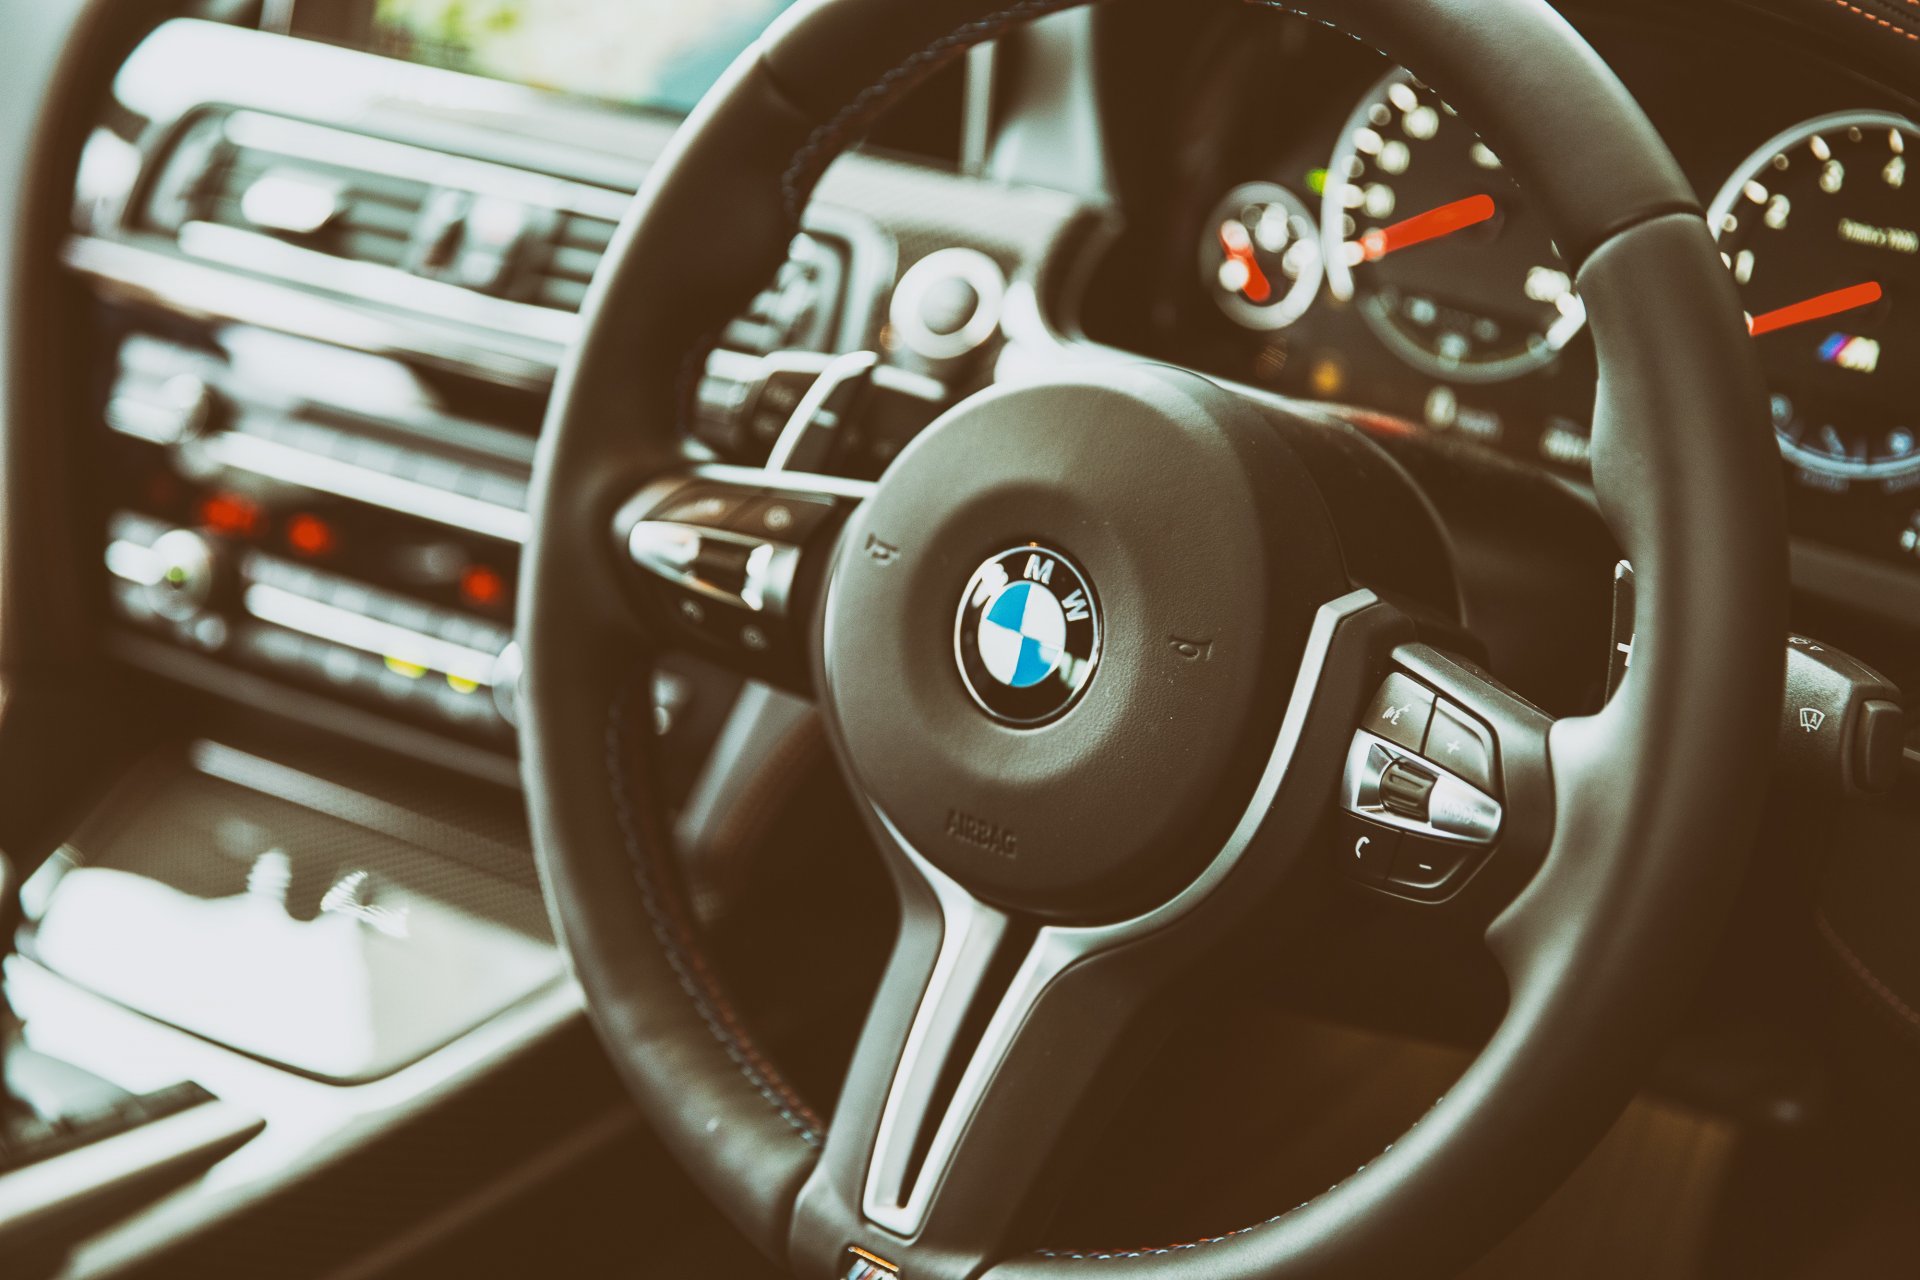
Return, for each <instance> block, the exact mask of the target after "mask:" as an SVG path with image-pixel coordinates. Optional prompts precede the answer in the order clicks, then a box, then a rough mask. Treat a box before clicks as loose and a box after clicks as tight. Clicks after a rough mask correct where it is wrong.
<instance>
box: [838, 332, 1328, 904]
mask: <svg viewBox="0 0 1920 1280" xmlns="http://www.w3.org/2000/svg"><path fill="white" fill-rule="evenodd" d="M1302 470H1303V469H1302V468H1301V467H1300V466H1299V465H1298V464H1297V462H1296V461H1295V460H1294V459H1292V458H1290V457H1289V456H1287V453H1286V447H1285V445H1284V444H1283V443H1281V442H1280V441H1279V440H1278V439H1277V438H1276V433H1275V431H1274V429H1273V427H1272V425H1271V424H1269V423H1268V422H1266V421H1265V420H1264V419H1263V418H1262V417H1261V416H1260V414H1259V412H1258V411H1256V410H1253V409H1252V408H1250V407H1249V406H1248V405H1247V404H1245V403H1244V402H1243V401H1240V400H1238V399H1236V398H1234V397H1231V396H1228V395H1226V394H1225V393H1223V392H1221V391H1220V390H1219V389H1218V388H1217V387H1214V386H1213V385H1212V384H1210V383H1207V382H1204V381H1202V380H1201V379H1199V378H1196V377H1193V376H1191V375H1187V374H1183V373H1178V372H1176V371H1173V370H1168V369H1138V370H1128V371H1125V372H1124V373H1118V374H1117V373H1116V371H1114V370H1103V371H1102V372H1101V374H1100V377H1099V380H1098V381H1097V382H1095V381H1091V380H1082V379H1077V378H1072V377H1066V378H1060V379H1056V380H1052V381H1048V382H1046V383H1041V384H1032V385H1027V386H1023V387H1020V388H1016V389H1012V390H1003V391H999V392H996V393H992V394H988V395H985V396H980V397H977V398H975V399H973V400H970V401H968V402H967V403H965V404H963V405H962V406H960V407H959V408H958V409H956V410H955V411H954V412H953V413H951V414H949V415H948V416H947V417H946V418H945V419H943V420H942V421H940V422H939V423H937V424H935V426H934V427H933V428H932V429H931V430H929V431H928V432H927V433H926V434H925V435H923V436H922V437H921V438H920V439H919V440H918V441H916V442H915V444H914V445H913V446H912V447H911V448H909V449H908V450H906V451H905V452H904V453H903V454H902V455H901V457H900V458H899V460H898V461H897V462H896V463H895V464H894V465H893V467H891V468H890V469H889V470H888V472H887V475H886V477H885V478H884V479H883V480H882V481H881V483H880V486H879V488H878V490H877V491H876V493H875V494H874V496H873V498H872V499H871V500H870V501H869V502H868V503H867V504H865V506H863V507H862V508H861V510H860V511H859V512H858V513H856V515H855V517H854V519H853V521H852V522H851V524H850V527H849V530H848V533H847V535H846V536H845V537H844V538H843V540H842V544H841V553H840V556H839V561H838V563H837V565H836V566H835V574H834V578H833V586H832V589H831V591H830V593H829V596H828V601H827V605H826V611H827V618H826V628H827V634H828V635H829V636H830V637H831V640H830V643H828V644H827V645H826V646H825V647H824V648H825V658H824V661H825V666H826V682H825V683H826V684H827V686H828V688H829V689H830V690H831V703H832V708H833V711H834V713H835V714H836V716H837V718H838V720H839V722H840V727H841V729H842V731H843V737H844V741H845V742H846V745H847V749H848V752H849V754H850V756H851V757H852V760H853V764H854V767H855V768H856V770H857V771H858V772H859V773H860V774H861V776H862V779H863V781H864V782H865V783H866V785H867V787H868V794H869V795H870V796H872V797H873V799H874V801H875V803H876V805H877V807H878V808H879V809H880V811H881V812H882V813H884V814H886V815H887V817H888V820H889V821H891V822H893V823H894V824H895V825H896V826H897V827H898V828H899V830H900V831H901V833H902V834H903V835H904V836H905V837H906V839H907V840H908V841H909V842H910V843H911V844H912V845H913V846H914V847H915V848H916V849H918V850H920V851H921V852H922V853H923V854H924V856H926V857H927V858H928V859H929V860H930V861H932V862H933V863H934V864H935V865H936V866H938V867H940V868H941V869H942V870H943V871H945V872H946V873H947V874H949V875H952V876H953V877H954V878H955V879H957V880H959V881H960V882H961V883H963V884H965V885H967V886H968V887H969V888H970V889H972V890H973V891H975V892H977V893H979V894H981V895H982V896H983V897H985V898H987V899H988V900H990V901H995V902H999V903H1002V904H1005V905H1009V906H1016V907H1020V908H1024V909H1027V910H1032V911H1036V912H1039V913H1042V914H1046V915H1049V916H1051V917H1053V918H1063V917H1065V918H1075V919H1087V918H1097V917H1100V916H1103V915H1111V914H1112V913H1114V912H1116V911H1128V910H1138V909H1142V908H1144V907H1145V906H1148V905H1151V904H1152V903H1153V902H1154V901H1157V900H1160V899H1163V898H1165V897H1166V896H1168V895H1169V894H1170V893H1172V892H1174V891H1176V890H1177V889H1178V888H1179V886H1180V885H1181V884H1183V883H1184V882H1185V880H1186V879H1188V878H1190V877H1191V876H1192V875H1193V874H1194V873H1195V872H1197V871H1198V869H1199V868H1200V866H1202V865H1203V864H1204V862H1205V860H1206V859H1207V858H1208V857H1209V856H1210V855H1211V854H1212V853H1213V852H1214V851H1215V850H1216V849H1217V847H1218V844H1219V841H1220V839H1221V838H1222V837H1223V835H1224V831H1225V827H1226V825H1227V824H1228V823H1229V822H1230V821H1231V817H1232V816H1233V815H1235V814H1238V813H1239V812H1240V810H1241V809H1242V808H1244V806H1245V803H1246V796H1247V794H1248V792H1249V791H1250V789H1251V787H1252V785H1253V775H1252V770H1251V766H1252V764H1253V762H1255V761H1257V760H1258V759H1260V758H1262V757H1263V756H1264V754H1265V753H1264V751H1263V750H1261V749H1260V744H1261V743H1266V742H1271V740H1272V737H1273V734H1274V732H1275V730H1276V728H1277V726H1278V723H1279V716H1280V713H1281V710H1282V704H1283V702H1284V699H1285V693H1286V690H1285V689H1284V688H1283V687H1281V683H1280V682H1279V681H1278V680H1276V679H1275V676H1276V674H1277V673H1282V672H1290V671H1291V670H1292V669H1293V667H1294V664H1295V663H1297V662H1298V660H1299V653H1300V646H1301V645H1302V644H1303V643H1304V639H1305V634H1306V627H1307V624H1308V622H1309V621H1310V618H1311V615H1312V611H1313V608H1314V607H1315V606H1317V605H1318V604H1319V603H1320V602H1322V601H1324V600H1326V599H1327V598H1329V597H1330V596H1331V595H1336V594H1338V593H1339V591H1340V590H1342V589H1344V586H1345V579H1344V575H1343V573H1342V570H1341V562H1340V557H1339V554H1338V551H1337V549H1336V548H1335V546H1334V544H1333V542H1332V538H1331V534H1330V532H1329V530H1328V526H1327V520H1326V516H1325V514H1324V512H1323V511H1322V509H1321V506H1320V501H1319V498H1318V496H1317V495H1316V494H1315V493H1314V492H1313V491H1312V489H1311V482H1310V481H1308V480H1306V479H1305V477H1304V476H1303V475H1302V474H1301V472H1302ZM873 546H884V547H886V548H889V549H890V550H897V552H898V554H889V555H887V556H885V557H883V558H876V557H875V556H873V555H872V554H870V548H871V547H873ZM956 600H957V601H959V610H958V613H957V615H956V613H955V611H954V601H956ZM982 711H984V712H985V713H986V714H984V715H983V714H982ZM1063 796H1071V797H1073V798H1074V799H1073V801H1072V802H1071V803H1066V804H1063V803H1062V802H1061V797H1063Z"/></svg>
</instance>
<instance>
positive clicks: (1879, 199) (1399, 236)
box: [1088, 20, 1920, 569]
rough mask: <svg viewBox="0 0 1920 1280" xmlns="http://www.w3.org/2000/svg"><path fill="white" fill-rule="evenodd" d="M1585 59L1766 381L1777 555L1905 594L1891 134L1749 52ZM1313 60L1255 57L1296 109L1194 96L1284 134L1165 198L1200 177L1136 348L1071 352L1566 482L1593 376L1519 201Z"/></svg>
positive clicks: (1908, 519) (1427, 110)
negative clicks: (1473, 450) (1743, 324)
mask: <svg viewBox="0 0 1920 1280" xmlns="http://www.w3.org/2000/svg"><path fill="white" fill-rule="evenodd" d="M1589 35H1590V37H1591V38H1593V39H1594V40H1595V42H1596V44H1597V46H1598V47H1599V48H1600V50H1601V52H1602V54H1603V55H1604V56H1606V57H1607V58H1608V60H1609V61H1610V62H1611V63H1612V64H1613V65H1614V67H1615V68H1616V70H1617V71H1619V72H1620V74H1621V76H1622V78H1623V79H1624V80H1625V81H1626V82H1627V84H1628V87H1629V88H1630V89H1632V90H1633V91H1634V92H1635V93H1636V95H1637V96H1639V97H1640V98H1641V101H1642V103H1643V105H1645V106H1646V108H1647V110H1648V113H1649V115H1650V116H1651V117H1652V118H1653V120H1654V123H1655V125H1656V126H1657V127H1659V128H1660V129H1661V131H1662V133H1663V135H1664V136H1665V137H1666V138H1667V140H1668V143H1669V145H1670V146H1671V147H1672V148H1673V149H1674V151H1675V154H1676V156H1677V157H1678V158H1679V159H1680V160H1681V163H1682V165H1683V167H1685V168H1686V170H1687V171H1688V173H1689V176H1690V177H1692V178H1693V179H1694V182H1695V185H1696V187H1697V189H1698V191H1699V195H1700V201H1701V204H1702V206H1703V207H1705V208H1707V210H1708V217H1709V222H1710V225H1711V227H1712V230H1713V232H1714V234H1715V236H1716V238H1717V239H1718V242H1719V244H1720V247H1721V250H1722V255H1721V256H1722V258H1723V260H1724V261H1725V263H1726V266H1727V270H1728V271H1729V272H1730V273H1731V274H1732V276H1733V279H1734V281H1735V283H1736V285H1737V287H1738V290H1739V293H1740V296H1741V298H1742V301H1743V303H1744V306H1745V310H1746V313H1747V323H1748V327H1749V330H1750V332H1751V333H1752V336H1753V341H1754V342H1755V344H1756V347H1757V350H1758V353H1759V355H1760V359H1761V363H1762V365H1763V367H1764V369H1765V372H1766V376H1767V380H1768V391H1769V395H1770V404H1771V413H1772V425H1773V429H1774V432H1775V434H1776V436H1777V437H1778V440H1779V445H1780V450H1781V456H1782V460H1783V467H1784V468H1785V470H1786V474H1787V475H1788V477H1789V480H1790V484H1789V490H1790V493H1791V495H1792V501H1791V505H1792V510H1793V515H1794V521H1795V527H1796V530H1797V531H1798V532H1800V533H1802V534H1806V535H1809V536H1811V537H1813V538H1815V539H1816V540H1820V541H1824V542H1827V543H1829V544H1833V545H1837V546H1841V547H1844V548H1847V549H1850V550H1854V551H1862V552H1866V553H1869V554H1871V555H1873V556H1875V557H1878V558H1881V559H1892V560H1898V561H1904V562H1906V563H1908V564H1911V565H1913V566H1914V567H1915V568H1916V569H1920V397H1916V394H1915V393H1916V391H1920V386H1917V385H1916V383H1920V360H1917V359H1916V357H1917V356H1920V172H1916V173H1915V174H1914V175H1913V177H1914V182H1913V184H1909V181H1908V166H1909V163H1910V161H1911V160H1914V159H1920V125H1917V124H1916V123H1915V119H1914V116H1913V114H1912V112H1911V109H1910V108H1908V107H1907V106H1906V104H1905V103H1904V102H1903V101H1902V100H1901V99H1899V98H1898V97H1896V96H1895V95H1893V94H1892V93H1891V92H1890V91H1888V90H1886V89H1885V88H1883V87H1881V86H1878V85H1874V84H1871V83H1869V82H1867V81H1865V80H1864V79H1861V78H1859V77H1857V76H1855V75H1854V74H1853V73H1851V72H1848V71H1845V70H1843V69H1841V68H1838V67H1828V66H1824V65H1822V64H1818V63H1814V62H1812V61H1811V60H1810V58H1809V57H1808V55H1805V54H1803V53H1800V52H1798V51H1795V50H1792V49H1790V48H1785V47H1781V46H1777V45H1773V44H1769V43H1763V42H1762V41H1761V40H1760V39H1758V38H1754V39H1752V40H1751V41H1750V42H1749V43H1748V44H1746V45H1743V46H1741V49H1740V52H1741V53H1742V54H1743V55H1744V56H1743V57H1741V58H1740V59H1738V60H1731V59H1729V57H1728V54H1729V51H1728V50H1726V49H1721V50H1719V51H1718V53H1717V57H1718V58H1719V60H1718V61H1716V60H1714V59H1711V58H1705V57H1703V56H1701V55H1702V54H1703V53H1704V52H1706V50H1704V49H1703V48H1702V47H1701V46H1700V45H1699V44H1698V43H1696V42H1697V41H1700V40H1702V39H1703V37H1702V36H1701V35H1700V34H1699V33H1697V32H1693V31H1689V30H1685V29H1676V30H1671V31H1668V30H1662V29H1659V28H1656V27H1650V26H1648V25H1647V23H1646V22H1645V21H1644V20H1642V21H1640V22H1638V23H1637V24H1635V23H1621V24H1605V23H1602V24H1600V29H1598V30H1594V31H1590V32H1589ZM1321 39H1322V37H1318V36H1315V35H1313V34H1311V33H1295V34H1294V35H1293V36H1292V37H1291V41H1290V43H1289V44H1288V45H1286V46H1285V47H1284V48H1282V49H1279V50H1273V49H1269V50H1268V51H1267V52H1268V54H1269V55H1270V56H1272V57H1279V58H1291V59H1292V60H1294V61H1295V62H1296V63H1297V64H1298V65H1299V66H1300V67H1301V68H1302V69H1303V71H1305V70H1307V69H1309V68H1310V69H1311V73H1314V74H1318V76H1319V79H1320V81H1321V84H1320V92H1319V93H1318V94H1317V95H1316V96H1315V97H1314V98H1313V99H1312V100H1307V99H1305V98H1304V97H1296V98H1295V99H1292V100H1289V101H1283V102H1276V101H1272V100H1266V101H1263V100H1262V99H1261V97H1260V96H1259V94H1260V92H1262V91H1246V92H1242V93H1241V94H1239V95H1238V96H1235V95H1234V94H1233V93H1232V92H1231V91H1222V90H1215V91H1214V92H1215V94H1216V97H1217V98H1218V101H1216V103H1215V114H1216V116H1218V115H1225V116H1227V117H1228V118H1229V119H1236V118H1241V117H1245V116H1259V115H1263V114H1264V115H1268V116H1273V115H1278V116H1281V117H1283V118H1282V119H1279V120H1277V121H1276V120H1274V119H1272V118H1268V119H1265V120H1262V121H1260V127H1259V130H1258V132H1254V133H1247V134H1243V135H1242V136H1241V137H1240V138H1239V139H1238V140H1237V141H1235V142H1230V143H1228V144H1226V145H1224V146H1223V147H1222V148H1221V151H1220V155H1219V157H1218V164H1217V168H1218V170H1219V171H1218V173H1217V174H1215V175H1205V174H1204V169H1202V170H1198V171H1194V172H1190V173H1189V174H1187V175H1184V176H1186V177H1189V178H1195V179H1198V178H1203V177H1204V176H1211V177H1212V179H1213V181H1212V186H1213V190H1214V191H1215V192H1217V195H1213V196H1212V198H1211V199H1207V198H1205V197H1200V198H1197V199H1196V202H1195V206H1194V210H1192V211H1189V212H1188V213H1186V214H1185V216H1181V215H1180V214H1178V213H1176V215H1175V216H1173V217H1172V218H1170V219H1169V220H1168V227H1167V229H1168V230H1170V231H1173V232H1174V233H1175V234H1184V235H1188V236H1191V239H1190V240H1188V241H1187V243H1190V244H1193V245H1194V246H1195V248H1194V249H1188V250H1185V251H1184V253H1183V254H1182V255H1181V256H1183V257H1185V259H1186V261H1187V262H1189V263H1194V264H1195V266H1194V267H1190V268H1189V271H1191V272H1192V274H1191V275H1190V276H1189V277H1188V279H1187V280H1185V281H1179V280H1174V279H1171V278H1168V279H1167V280H1166V286H1165V289H1164V292H1165V293H1166V294H1168V295H1170V296H1167V297H1162V298H1161V299H1159V301H1158V304H1157V305H1156V306H1155V307H1154V308H1152V309H1151V311H1150V312H1149V318H1148V323H1147V324H1146V326H1145V329H1144V330H1136V331H1135V333H1134V334H1133V335H1127V336H1116V337H1113V338H1108V337H1105V336H1103V335H1102V334H1101V333H1099V332H1097V331H1096V330H1095V329H1094V327H1093V325H1091V324H1089V326H1088V327H1089V335H1090V336H1092V337H1095V338H1096V339H1099V340H1105V341H1120V342H1128V341H1129V337H1130V338H1131V341H1130V343H1129V345H1133V346H1134V347H1135V348H1136V349H1139V348H1140V345H1141V342H1142V341H1150V342H1151V344H1152V345H1151V346H1150V347H1149V348H1148V349H1149V350H1150V351H1151V353H1152V354H1154V355H1157V356H1160V357H1162V358H1170V359H1174V360H1178V361H1180V362H1182V363H1187V364H1191V365H1193V366H1195V367H1198V368H1201V369H1203V370H1205V371H1207V372H1211V373H1216V374H1219V375H1223V376H1226V377H1230V378H1234V379H1236V380H1239V381H1243V382H1247V383H1251V384H1254V385H1258V386H1263V387H1268V388H1271V389H1273V390H1276V391H1280V392H1282V393H1285V394H1289V395H1296V396H1301V397H1304V398H1308V399H1315V400H1321V401H1327V402H1333V403H1339V404H1345V405H1352V406H1356V407H1359V408H1363V409H1367V410H1370V411H1375V412H1385V413H1388V414H1392V415H1395V416H1398V417H1401V418H1403V419H1405V420H1407V421H1409V422H1410V423H1412V424H1414V425H1415V426H1416V427H1417V428H1420V429H1424V430H1426V431H1429V432H1432V433H1434V434H1441V435H1450V436H1455V437H1461V438H1465V439H1469V440H1472V441H1476V442H1478V443H1479V444H1481V445H1484V446H1487V447H1491V448H1494V449H1497V450H1499V451H1500V452H1503V453H1506V454H1508V455H1510V456H1514V457H1517V458H1521V459H1524V460H1526V461H1528V462H1530V463H1532V464H1535V465H1539V466H1543V467H1546V468H1549V469H1553V470H1556V471H1562V472H1564V473H1566V474H1568V475H1570V476H1575V477H1577V476H1578V475H1580V474H1581V473H1583V472H1584V471H1585V469H1586V464H1587V456H1588V446H1589V422H1590V417H1591V410H1592V403H1593V395H1594V387H1595V377H1596V369H1595V359H1594V353H1593V349H1592V343H1591V340H1590V339H1589V337H1588V336H1587V334H1586V311H1585V307H1584V306H1583V305H1582V303H1581V299H1580V296H1579V291H1578V289H1577V287H1576V284H1575V281H1574V278H1573V276H1572V273H1571V271H1570V269H1569V267H1568V265H1567V264H1566V263H1565V262H1564V261H1563V260H1562V259H1561V257H1560V254H1559V252H1558V250H1557V248H1556V246H1555V245H1554V243H1553V240H1552V237H1551V234H1550V232H1549V230H1548V228H1547V227H1546V226H1545V224H1544V222H1543V220H1542V218H1541V216H1540V214H1539V213H1538V211H1537V209H1536V208H1535V207H1534V205H1533V204H1532V203H1531V202H1530V201H1529V198H1528V194H1527V192H1526V190H1525V188H1524V186H1523V185H1522V184H1521V183H1520V182H1519V181H1517V180H1516V178H1515V176H1514V175H1512V174H1511V173H1509V172H1508V171H1507V169H1506V168H1505V166H1504V165H1503V164H1502V163H1501V159H1500V157H1499V155H1498V154H1497V153H1496V152H1495V151H1494V150H1493V149H1492V148H1491V147H1490V146H1488V144H1487V143H1486V142H1485V141H1484V140H1482V139H1481V138H1480V137H1479V136H1478V135H1477V134H1476V133H1475V131H1474V128H1473V122H1472V121H1471V120H1468V119H1466V118H1464V117H1463V116H1461V115H1459V114H1458V113H1456V112H1455V111H1454V110H1453V108H1452V107H1451V106H1449V105H1448V103H1447V102H1446V101H1445V99H1444V98H1443V97H1442V96H1441V95H1440V94H1439V93H1438V92H1436V91H1435V90H1434V89H1433V88H1431V87H1429V86H1428V85H1426V84H1424V83H1423V82H1422V81H1421V80H1420V79H1419V78H1418V77H1417V76H1416V75H1415V74H1414V73H1412V72H1411V71H1409V70H1407V69H1405V68H1401V67H1397V66H1389V65H1388V64H1386V63H1385V62H1384V60H1381V59H1379V58H1378V57H1377V56H1375V55H1372V54H1371V53H1370V51H1369V52H1368V53H1367V54H1366V55H1365V56H1364V57H1360V56H1356V55H1355V54H1354V53H1352V52H1351V51H1350V50H1343V49H1340V48H1338V47H1336V46H1334V45H1332V44H1325V45H1322V44H1320V43H1319V41H1320V40H1321ZM1346 43H1348V44H1350V43H1351V42H1346ZM1760 86H1766V87H1767V88H1768V90H1769V92H1768V93H1767V94H1766V95H1765V96H1761V95H1757V94H1756V93H1755V92H1754V90H1755V89H1756V88H1757V87H1760ZM1783 86H1786V87H1784V88H1783ZM1756 102H1763V103H1764V104H1765V105H1764V106H1755V105H1753V104H1755V103H1756ZM1221 103H1224V104H1225V106H1221V105H1220V104H1221ZM1713 103H1718V104H1721V105H1720V106H1719V107H1718V108H1712V107H1710V104H1713ZM1569 162H1570V163H1577V162H1578V158H1577V157H1572V158H1570V160H1569ZM1203 202H1204V203H1203ZM1647 323H1649V324H1650V325H1657V324H1658V323H1660V318H1659V317H1657V316H1649V317H1648V318H1647ZM1118 328H1120V329H1121V330H1124V328H1125V326H1124V325H1123V326H1119V327H1118ZM1673 426H1674V429H1675V430H1684V429H1685V424H1684V423H1675V424H1673Z"/></svg>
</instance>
